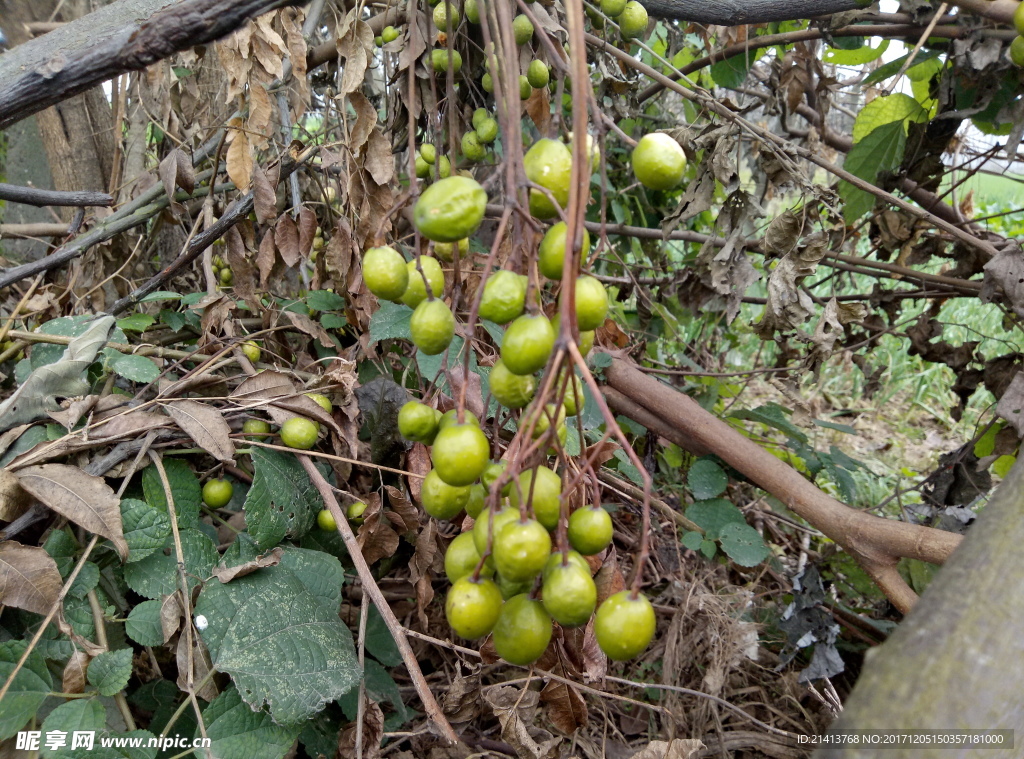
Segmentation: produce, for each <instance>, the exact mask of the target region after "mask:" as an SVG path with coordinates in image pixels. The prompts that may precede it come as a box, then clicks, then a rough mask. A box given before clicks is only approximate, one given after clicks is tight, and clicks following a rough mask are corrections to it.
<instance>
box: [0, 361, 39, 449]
mask: <svg viewBox="0 0 1024 759" xmlns="http://www.w3.org/2000/svg"><path fill="white" fill-rule="evenodd" d="M27 360H28V359H25V361H19V362H18V366H21V364H22V363H25V362H27ZM23 381H24V380H23V379H22V378H20V377H19V378H18V382H19V383H20V382H23ZM48 439H49V437H48V435H47V434H46V428H45V427H43V426H42V425H41V424H37V425H34V426H32V427H29V428H28V429H27V430H25V431H24V432H23V433H21V436H20V437H19V438H18V439H17V440H15V441H14V443H13V444H12V445H11V447H10V448H8V449H7V450H6V451H4V455H3V458H0V467H5V466H7V465H8V464H10V463H11V462H12V461H14V459H15V458H17V457H18V456H20V455H21V454H23V453H25V451H28V450H31V449H32V448H34V447H35V446H37V445H39V444H40V443H45V442H47V440H48Z"/></svg>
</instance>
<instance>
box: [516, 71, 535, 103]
mask: <svg viewBox="0 0 1024 759" xmlns="http://www.w3.org/2000/svg"><path fill="white" fill-rule="evenodd" d="M532 94H533V86H532V85H531V84H530V80H529V79H527V78H526V76H524V75H523V74H520V75H519V99H520V100H529V99H530V95H532Z"/></svg>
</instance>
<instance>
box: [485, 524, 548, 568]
mask: <svg viewBox="0 0 1024 759" xmlns="http://www.w3.org/2000/svg"><path fill="white" fill-rule="evenodd" d="M550 555H551V536H550V535H548V531H547V530H546V529H545V528H544V525H542V524H541V523H540V522H538V521H537V520H535V519H527V520H526V521H523V520H521V519H515V520H513V521H511V522H509V523H508V524H506V525H505V526H504V527H502V528H501V531H500V532H498V533H497V534H496V535H495V536H494V557H493V558H494V568H495V569H496V570H497V571H498V573H499V574H501V576H502V577H505V578H506V579H509V580H512V581H513V582H515V581H521V580H528V579H530V578H531V577H536V576H537V575H539V574H540V572H541V570H542V569H544V565H545V564H546V563H547V560H548V557H549V556H550Z"/></svg>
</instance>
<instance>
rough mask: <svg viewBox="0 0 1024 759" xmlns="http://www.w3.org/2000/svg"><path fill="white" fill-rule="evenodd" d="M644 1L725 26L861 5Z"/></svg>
mask: <svg viewBox="0 0 1024 759" xmlns="http://www.w3.org/2000/svg"><path fill="white" fill-rule="evenodd" d="M641 5H643V6H644V7H645V8H646V9H647V12H648V13H650V14H651V15H652V16H657V17H659V18H678V19H684V20H686V21H696V22H699V23H702V24H720V25H722V26H738V25H740V24H760V23H764V22H767V21H788V20H790V19H794V18H810V17H812V16H827V15H828V14H830V13H839V12H841V11H850V10H854V9H856V8H859V7H860V6H859V5H858V4H857V1H856V0H715V1H714V2H708V0H641Z"/></svg>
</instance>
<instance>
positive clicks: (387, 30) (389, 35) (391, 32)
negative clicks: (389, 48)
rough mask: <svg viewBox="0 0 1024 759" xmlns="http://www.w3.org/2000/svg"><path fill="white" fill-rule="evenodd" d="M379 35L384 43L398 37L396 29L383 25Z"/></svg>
mask: <svg viewBox="0 0 1024 759" xmlns="http://www.w3.org/2000/svg"><path fill="white" fill-rule="evenodd" d="M380 36H381V38H382V39H383V40H384V44H385V45H386V44H387V43H389V42H394V41H395V40H397V39H398V30H397V29H395V27H393V26H385V27H384V31H382V32H381V33H380Z"/></svg>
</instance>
